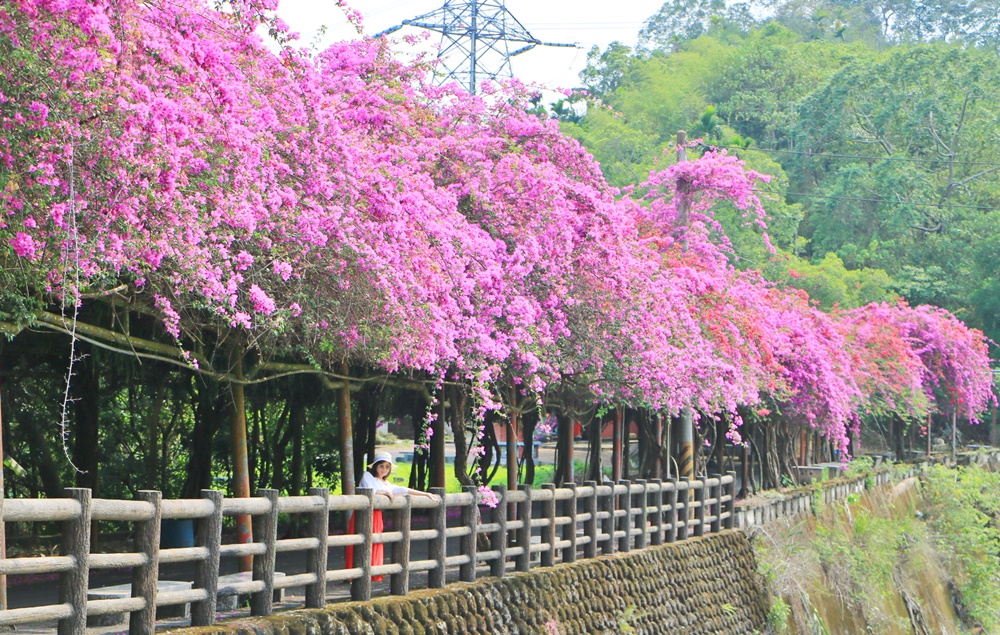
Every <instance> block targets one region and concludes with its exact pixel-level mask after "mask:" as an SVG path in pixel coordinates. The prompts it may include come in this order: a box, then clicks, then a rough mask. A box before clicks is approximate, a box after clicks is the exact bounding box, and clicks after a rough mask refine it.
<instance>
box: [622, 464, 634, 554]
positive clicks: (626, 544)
mask: <svg viewBox="0 0 1000 635" xmlns="http://www.w3.org/2000/svg"><path fill="white" fill-rule="evenodd" d="M618 485H624V486H625V493H624V494H622V495H621V498H620V499H619V500H620V501H621V503H619V505H620V507H621V508H622V509H623V510H624V511H625V515H624V516H622V530H623V531H624V532H625V535H624V536H622V537H621V539H619V541H618V551H630V550H631V549H632V520H633V519H632V484H631V483H629V482H628V481H618Z"/></svg>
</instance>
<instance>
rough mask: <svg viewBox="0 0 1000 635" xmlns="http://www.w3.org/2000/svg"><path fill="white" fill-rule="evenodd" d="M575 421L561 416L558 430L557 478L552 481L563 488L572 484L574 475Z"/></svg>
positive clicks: (563, 415)
mask: <svg viewBox="0 0 1000 635" xmlns="http://www.w3.org/2000/svg"><path fill="white" fill-rule="evenodd" d="M575 424H576V422H575V420H574V419H573V418H572V417H570V416H568V415H566V414H560V415H559V423H558V427H557V428H556V435H557V436H556V456H557V457H558V465H557V467H556V473H555V477H554V478H553V479H552V480H553V481H555V484H556V485H557V486H559V487H562V486H563V485H565V484H566V483H572V482H573V480H574V474H573V426H574V425H575Z"/></svg>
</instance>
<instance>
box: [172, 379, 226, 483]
mask: <svg viewBox="0 0 1000 635" xmlns="http://www.w3.org/2000/svg"><path fill="white" fill-rule="evenodd" d="M194 381H195V382H197V383H196V385H197V391H198V403H197V406H196V408H195V417H194V429H193V430H192V431H191V443H190V445H189V447H188V461H187V478H186V479H185V480H184V487H183V488H182V490H181V497H182V498H198V497H199V496H200V492H201V490H203V489H211V488H212V485H213V483H212V459H213V457H212V445H213V444H214V442H215V433H216V431H217V430H218V429H219V425H220V422H221V421H222V418H223V413H222V407H221V404H220V403H219V384H217V383H215V382H213V381H209V382H206V381H204V380H201V379H199V378H197V377H196V378H194Z"/></svg>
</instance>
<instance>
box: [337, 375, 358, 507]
mask: <svg viewBox="0 0 1000 635" xmlns="http://www.w3.org/2000/svg"><path fill="white" fill-rule="evenodd" d="M339 371H340V374H341V376H342V377H343V378H344V379H343V381H344V385H343V387H342V388H341V389H340V391H339V392H338V394H337V397H338V398H337V420H338V423H339V424H340V491H341V492H342V493H343V494H353V493H354V484H355V483H356V481H355V479H354V438H353V437H354V431H353V422H352V419H351V386H350V384H349V383H348V381H347V378H348V377H350V367H348V365H347V362H341V363H340V366H339Z"/></svg>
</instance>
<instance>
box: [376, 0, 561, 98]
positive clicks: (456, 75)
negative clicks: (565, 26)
mask: <svg viewBox="0 0 1000 635" xmlns="http://www.w3.org/2000/svg"><path fill="white" fill-rule="evenodd" d="M506 4H507V3H506V2H505V0H445V3H444V6H443V7H441V8H440V9H437V10H435V11H431V12H430V13H425V14H424V15H420V16H417V17H415V18H412V19H410V20H403V22H402V24H399V25H397V26H394V27H392V28H390V29H386V30H385V31H382V32H381V33H378V34H377V35H376V36H375V37H382V36H383V35H388V34H390V33H394V32H396V31H398V30H400V29H402V28H403V27H406V26H413V27H417V28H421V29H426V30H428V31H434V32H437V33H440V34H441V50H440V52H439V53H438V59H439V60H440V70H441V75H440V80H439V81H440V82H441V83H446V82H449V81H456V82H458V83H459V84H461V85H462V86H465V87H466V88H467V89H468V90H469V93H471V94H475V93H476V91H477V90H478V88H479V84H480V83H481V82H483V81H485V80H493V81H496V80H497V79H498V78H502V77H513V72H512V70H511V66H510V58H512V57H514V56H515V55H520V54H521V53H526V52H527V51H530V50H531V49H533V48H535V47H536V46H560V47H570V48H575V47H576V44H556V43H553V42H543V41H541V40H539V39H538V38H536V37H535V36H533V35H532V34H531V33H529V32H528V29H526V28H524V25H523V24H521V22H520V21H518V19H517V18H515V17H514V15H513V14H512V13H511V12H510V11H508V10H507V6H506ZM511 44H519V45H521V47H520V48H518V49H516V50H514V51H513V52H511V50H510V48H511V46H510V45H511Z"/></svg>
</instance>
